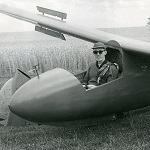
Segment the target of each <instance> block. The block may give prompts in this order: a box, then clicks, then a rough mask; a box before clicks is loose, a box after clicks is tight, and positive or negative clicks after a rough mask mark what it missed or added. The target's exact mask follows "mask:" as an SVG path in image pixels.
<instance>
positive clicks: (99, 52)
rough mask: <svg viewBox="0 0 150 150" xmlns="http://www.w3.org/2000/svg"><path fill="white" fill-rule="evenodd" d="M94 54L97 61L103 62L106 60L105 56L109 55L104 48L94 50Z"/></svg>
mask: <svg viewBox="0 0 150 150" xmlns="http://www.w3.org/2000/svg"><path fill="white" fill-rule="evenodd" d="M93 54H94V56H95V60H96V61H100V62H103V61H104V60H105V55H106V54H107V51H106V50H105V49H104V48H97V49H94V50H93Z"/></svg>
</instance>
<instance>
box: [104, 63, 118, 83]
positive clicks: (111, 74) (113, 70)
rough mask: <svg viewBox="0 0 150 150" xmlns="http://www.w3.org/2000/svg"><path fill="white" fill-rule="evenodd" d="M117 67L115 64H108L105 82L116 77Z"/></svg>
mask: <svg viewBox="0 0 150 150" xmlns="http://www.w3.org/2000/svg"><path fill="white" fill-rule="evenodd" d="M118 73H119V67H118V65H117V64H112V65H110V69H109V74H108V78H107V82H110V81H112V80H115V79H116V78H117V77H118Z"/></svg>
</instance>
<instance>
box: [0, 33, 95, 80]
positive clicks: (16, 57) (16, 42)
mask: <svg viewBox="0 0 150 150" xmlns="http://www.w3.org/2000/svg"><path fill="white" fill-rule="evenodd" d="M0 39H1V40H0V76H1V77H3V76H12V75H13V73H14V72H15V70H16V68H19V69H21V70H23V71H25V72H27V71H29V70H31V69H32V67H33V66H34V65H36V64H38V63H39V65H40V66H42V67H41V68H42V69H43V70H42V71H47V70H50V69H53V68H56V67H60V68H64V69H66V70H68V71H70V72H72V73H76V72H80V71H82V70H85V69H86V68H87V67H88V65H89V64H90V63H92V62H93V61H94V59H93V55H92V53H91V47H92V44H91V43H88V42H85V41H82V40H79V39H76V38H72V37H66V39H67V41H62V40H59V39H56V38H53V37H50V36H47V35H43V34H40V33H37V32H23V33H1V34H0Z"/></svg>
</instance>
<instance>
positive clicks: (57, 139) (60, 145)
mask: <svg viewBox="0 0 150 150" xmlns="http://www.w3.org/2000/svg"><path fill="white" fill-rule="evenodd" d="M0 39H1V41H0V66H1V69H0V76H1V78H0V86H1V87H2V85H3V84H4V83H5V81H6V80H8V79H9V78H11V77H12V76H13V73H14V72H15V69H16V68H18V67H19V68H20V69H22V70H23V71H29V70H30V69H31V68H32V66H33V65H35V64H36V63H38V62H39V63H40V64H43V65H44V71H46V70H49V69H52V68H55V67H61V68H65V69H67V70H69V71H71V72H73V73H76V72H80V71H83V70H85V69H86V68H87V67H88V65H89V64H90V63H91V62H92V61H93V58H92V55H91V51H90V48H91V44H90V43H88V42H84V41H80V40H76V39H73V38H70V37H68V41H67V42H64V41H61V40H55V39H53V38H49V37H45V36H43V35H41V34H40V35H39V34H38V37H37V34H33V33H30V34H29V33H24V34H19V33H13V34H10V33H7V34H6V33H4V34H0ZM58 41H59V43H58ZM149 110H150V108H149V107H148V108H143V109H140V110H136V111H131V112H128V113H126V114H125V115H124V117H122V118H118V119H116V120H112V119H111V118H109V117H108V118H99V119H93V120H92V122H94V123H96V124H97V125H96V126H84V127H81V126H78V125H81V124H80V123H78V124H74V125H75V126H72V127H54V126H46V125H41V126H38V125H36V124H32V125H28V126H25V127H4V126H1V127H0V150H149V149H150V127H149V125H150V111H149ZM83 124H86V121H85V122H84V121H83Z"/></svg>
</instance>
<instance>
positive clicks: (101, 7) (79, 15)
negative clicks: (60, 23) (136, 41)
mask: <svg viewBox="0 0 150 150" xmlns="http://www.w3.org/2000/svg"><path fill="white" fill-rule="evenodd" d="M0 4H8V5H10V6H14V7H18V8H21V9H26V10H28V11H30V12H34V13H38V12H37V10H36V6H42V7H46V8H50V9H54V10H58V11H62V12H65V13H67V20H66V21H67V22H69V23H73V24H77V25H81V26H85V27H88V28H111V27H127V26H146V24H147V22H148V18H149V17H150V0H0ZM33 30H34V25H31V24H29V23H25V22H23V21H18V20H16V19H13V18H11V17H8V16H6V15H4V14H0V32H16V31H17V32H18V31H33Z"/></svg>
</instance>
